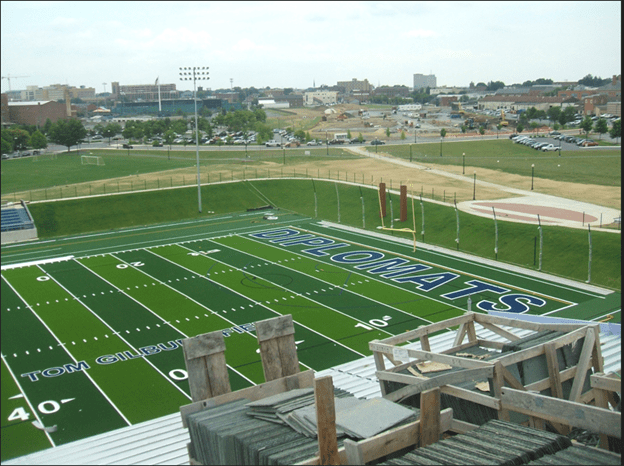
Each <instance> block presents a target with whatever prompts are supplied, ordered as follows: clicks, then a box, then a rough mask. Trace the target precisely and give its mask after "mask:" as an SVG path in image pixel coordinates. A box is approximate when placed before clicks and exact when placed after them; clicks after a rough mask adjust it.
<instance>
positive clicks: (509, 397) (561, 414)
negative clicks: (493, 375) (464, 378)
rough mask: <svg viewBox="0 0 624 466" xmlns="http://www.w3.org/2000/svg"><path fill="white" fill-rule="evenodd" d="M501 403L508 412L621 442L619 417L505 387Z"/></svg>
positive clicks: (570, 402) (572, 403) (602, 410)
mask: <svg viewBox="0 0 624 466" xmlns="http://www.w3.org/2000/svg"><path fill="white" fill-rule="evenodd" d="M501 402H502V406H503V407H504V408H507V409H509V410H511V411H516V412H518V413H522V414H527V415H529V416H537V417H540V418H542V419H545V420H547V421H554V422H558V423H561V424H566V425H570V426H573V427H579V428H581V429H586V430H589V431H590V432H596V433H598V434H608V435H611V436H614V437H617V438H622V427H621V423H622V413H618V412H613V411H610V410H606V409H602V408H597V407H595V406H588V405H583V404H580V403H575V402H572V401H568V400H559V399H557V398H553V397H550V396H544V395H539V394H536V393H529V392H523V391H520V390H515V389H513V388H508V387H504V388H503V390H502V397H501Z"/></svg>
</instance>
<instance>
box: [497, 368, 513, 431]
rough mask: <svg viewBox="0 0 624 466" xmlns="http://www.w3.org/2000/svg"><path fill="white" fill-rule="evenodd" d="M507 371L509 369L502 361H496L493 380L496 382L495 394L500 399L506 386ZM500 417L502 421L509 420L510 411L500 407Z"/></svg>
mask: <svg viewBox="0 0 624 466" xmlns="http://www.w3.org/2000/svg"><path fill="white" fill-rule="evenodd" d="M505 371H507V369H506V368H505V366H503V364H502V363H501V362H500V361H496V362H495V363H494V376H493V377H492V382H493V384H494V396H495V397H496V398H497V399H499V400H500V397H501V390H502V388H503V387H504V386H505V374H504V372H505ZM514 379H515V377H514ZM498 419H500V420H501V421H509V411H507V410H506V409H500V410H499V411H498Z"/></svg>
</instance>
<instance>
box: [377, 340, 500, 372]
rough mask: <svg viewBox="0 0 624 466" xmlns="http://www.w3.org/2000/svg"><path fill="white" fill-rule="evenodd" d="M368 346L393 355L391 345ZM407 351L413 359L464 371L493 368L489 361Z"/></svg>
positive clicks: (412, 350) (428, 352)
mask: <svg viewBox="0 0 624 466" xmlns="http://www.w3.org/2000/svg"><path fill="white" fill-rule="evenodd" d="M368 346H369V348H370V349H371V350H372V351H377V352H379V353H384V354H392V349H393V346H391V345H386V344H383V343H379V342H373V341H372V342H370V343H369V344H368ZM405 350H406V351H407V354H408V356H409V357H411V358H414V359H421V360H423V361H435V362H441V363H445V364H449V365H450V366H453V367H462V368H464V369H475V368H480V367H491V366H492V363H489V362H487V361H479V360H476V359H467V358H461V357H458V356H449V355H446V354H441V353H432V352H430V351H419V350H414V349H407V348H405Z"/></svg>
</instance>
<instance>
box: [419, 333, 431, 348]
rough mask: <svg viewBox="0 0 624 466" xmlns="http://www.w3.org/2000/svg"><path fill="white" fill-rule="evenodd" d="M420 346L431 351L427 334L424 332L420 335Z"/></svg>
mask: <svg viewBox="0 0 624 466" xmlns="http://www.w3.org/2000/svg"><path fill="white" fill-rule="evenodd" d="M420 347H421V348H422V349H423V350H424V351H431V345H430V344H429V334H424V335H422V336H421V337H420Z"/></svg>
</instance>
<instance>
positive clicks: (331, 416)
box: [314, 375, 340, 464]
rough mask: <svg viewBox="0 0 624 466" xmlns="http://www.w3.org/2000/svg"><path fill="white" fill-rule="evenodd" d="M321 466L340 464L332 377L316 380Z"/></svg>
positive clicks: (315, 393)
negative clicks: (322, 465)
mask: <svg viewBox="0 0 624 466" xmlns="http://www.w3.org/2000/svg"><path fill="white" fill-rule="evenodd" d="M314 400H315V401H314V403H315V405H316V425H317V429H318V443H319V464H340V457H339V456H338V440H337V439H336V407H335V405H334V384H333V382H332V378H331V376H330V375H328V376H325V377H320V378H318V379H314Z"/></svg>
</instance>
